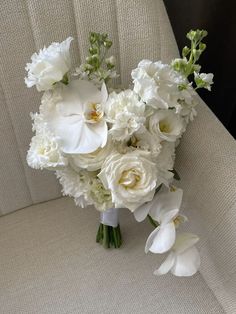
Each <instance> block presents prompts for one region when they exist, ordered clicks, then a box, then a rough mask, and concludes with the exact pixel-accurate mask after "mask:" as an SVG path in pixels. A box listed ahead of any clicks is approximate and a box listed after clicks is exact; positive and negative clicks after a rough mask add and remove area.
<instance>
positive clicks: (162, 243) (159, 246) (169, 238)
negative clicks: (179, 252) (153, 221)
mask: <svg viewBox="0 0 236 314" xmlns="http://www.w3.org/2000/svg"><path fill="white" fill-rule="evenodd" d="M152 240H153V242H152V245H151V246H150V248H149V251H150V252H152V253H159V254H161V253H165V252H167V251H169V249H171V247H172V246H173V244H174V243H175V225H174V223H173V222H171V223H168V224H166V225H164V226H161V227H160V229H159V231H158V232H157V233H156V234H155V237H153V238H152Z"/></svg>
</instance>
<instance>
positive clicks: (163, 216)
mask: <svg viewBox="0 0 236 314" xmlns="http://www.w3.org/2000/svg"><path fill="white" fill-rule="evenodd" d="M178 213H179V209H172V210H169V211H165V210H163V211H161V213H160V222H161V224H163V225H164V224H167V223H169V222H171V221H172V220H174V219H175V218H176V216H177V215H178Z"/></svg>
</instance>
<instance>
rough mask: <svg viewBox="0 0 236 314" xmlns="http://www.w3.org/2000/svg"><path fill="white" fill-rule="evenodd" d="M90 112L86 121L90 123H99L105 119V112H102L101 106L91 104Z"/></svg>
mask: <svg viewBox="0 0 236 314" xmlns="http://www.w3.org/2000/svg"><path fill="white" fill-rule="evenodd" d="M89 109H90V110H89V112H88V113H87V115H86V119H87V120H88V122H90V123H97V122H99V121H100V120H101V119H102V117H103V111H102V110H101V105H100V104H96V103H91V104H89Z"/></svg>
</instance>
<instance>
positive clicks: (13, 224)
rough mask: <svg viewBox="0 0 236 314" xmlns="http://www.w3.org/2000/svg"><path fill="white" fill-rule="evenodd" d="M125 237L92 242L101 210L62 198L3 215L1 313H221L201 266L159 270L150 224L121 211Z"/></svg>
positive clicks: (0, 233)
mask: <svg viewBox="0 0 236 314" xmlns="http://www.w3.org/2000/svg"><path fill="white" fill-rule="evenodd" d="M120 212H121V214H120V221H121V229H122V234H123V239H124V243H123V246H122V248H120V249H118V250H114V249H111V250H105V249H104V248H103V247H102V246H100V245H99V244H97V243H96V242H95V235H96V231H97V227H98V221H99V213H98V212H96V211H95V210H94V209H93V208H87V209H80V208H78V207H75V205H74V203H73V200H71V199H68V198H60V199H57V200H53V201H50V202H45V203H42V204H38V205H34V206H31V207H28V208H25V209H22V210H19V211H17V212H15V213H12V214H9V215H7V216H4V217H1V218H0V304H1V314H9V313H11V314H13V313H17V314H21V313H53V314H60V313H175V314H176V313H191V314H194V313H198V314H199V313H204V314H205V313H208V314H210V313H214V314H217V313H224V311H223V309H222V308H221V306H220V304H219V303H218V301H217V300H216V298H215V296H214V294H213V293H212V292H211V290H210V289H209V288H208V286H207V284H206V283H205V281H204V279H203V278H202V276H201V275H200V274H199V273H198V274H196V275H195V276H193V277H190V278H177V277H174V276H172V275H166V276H163V277H156V276H154V275H153V274H152V272H153V271H154V270H155V269H156V268H157V266H158V265H159V264H160V262H161V260H162V256H157V255H154V254H148V255H146V254H145V253H144V245H145V240H146V238H147V236H148V234H149V233H150V232H151V230H152V227H151V225H149V224H148V223H146V222H144V223H140V224H138V223H136V222H135V221H134V218H133V216H132V214H131V213H129V212H128V211H127V210H120Z"/></svg>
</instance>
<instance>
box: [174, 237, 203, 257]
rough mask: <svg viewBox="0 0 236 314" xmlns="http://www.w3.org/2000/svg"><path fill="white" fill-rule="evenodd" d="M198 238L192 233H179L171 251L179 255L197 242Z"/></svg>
mask: <svg viewBox="0 0 236 314" xmlns="http://www.w3.org/2000/svg"><path fill="white" fill-rule="evenodd" d="M198 240H199V238H198V236H196V235H195V234H192V233H181V234H178V236H177V237H176V241H175V244H174V246H173V250H175V252H176V253H177V254H181V253H183V252H184V251H186V250H187V249H189V248H190V247H192V246H193V245H194V244H196V243H197V242H198Z"/></svg>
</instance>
